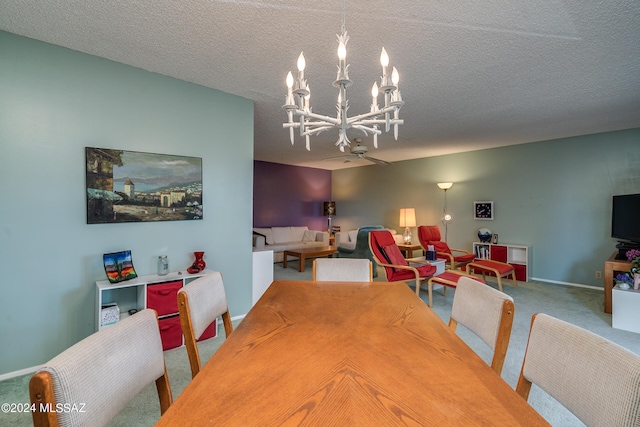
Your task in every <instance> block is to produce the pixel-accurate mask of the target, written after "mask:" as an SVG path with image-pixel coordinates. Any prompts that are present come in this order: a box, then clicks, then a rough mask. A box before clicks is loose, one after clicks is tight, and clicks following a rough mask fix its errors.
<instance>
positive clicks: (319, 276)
mask: <svg viewBox="0 0 640 427" xmlns="http://www.w3.org/2000/svg"><path fill="white" fill-rule="evenodd" d="M311 278H312V280H317V281H320V282H371V281H373V271H372V267H371V261H370V260H368V259H357V258H316V259H314V260H313V272H312V276H311Z"/></svg>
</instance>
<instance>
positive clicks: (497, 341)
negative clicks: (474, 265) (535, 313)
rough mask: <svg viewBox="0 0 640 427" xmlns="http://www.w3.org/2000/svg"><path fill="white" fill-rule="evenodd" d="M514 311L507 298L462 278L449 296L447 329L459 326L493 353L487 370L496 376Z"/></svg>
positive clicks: (505, 350) (481, 284)
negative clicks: (492, 371) (451, 300)
mask: <svg viewBox="0 0 640 427" xmlns="http://www.w3.org/2000/svg"><path fill="white" fill-rule="evenodd" d="M514 310H515V307H514V304H513V298H511V297H510V296H509V295H507V294H505V293H503V292H500V291H498V290H496V289H493V288H492V287H490V286H487V285H485V284H484V283H481V282H479V281H477V280H475V279H473V278H471V277H467V276H462V277H460V279H459V280H458V284H457V286H456V293H455V296H454V297H453V306H452V307H451V318H450V320H449V326H450V327H451V328H452V329H453V330H455V329H456V325H457V324H458V323H459V324H461V325H463V326H465V327H466V328H468V329H469V330H471V331H472V332H473V333H474V334H476V335H477V336H478V337H480V338H481V339H482V341H484V342H485V344H487V345H488V346H489V347H490V348H491V349H492V350H493V360H492V361H491V367H492V368H493V370H494V371H496V372H497V373H498V374H500V373H501V372H502V366H503V365H504V359H505V357H506V354H507V348H508V346H509V339H510V338H511V327H512V326H513V315H514Z"/></svg>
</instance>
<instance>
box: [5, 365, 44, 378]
mask: <svg viewBox="0 0 640 427" xmlns="http://www.w3.org/2000/svg"><path fill="white" fill-rule="evenodd" d="M42 366H44V365H38V366H32V367H30V368H25V369H20V370H19V371H13V372H7V373H6V374H0V381H4V380H8V379H11V378H15V377H20V376H22V375H26V374H32V373H34V372H36V371H37V370H38V369H40V368H41V367H42Z"/></svg>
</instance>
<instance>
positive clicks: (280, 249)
mask: <svg viewBox="0 0 640 427" xmlns="http://www.w3.org/2000/svg"><path fill="white" fill-rule="evenodd" d="M314 246H316V247H321V246H329V233H328V232H326V231H316V230H309V228H308V227H267V228H256V227H254V228H253V250H254V251H273V262H282V261H283V259H284V251H286V250H290V249H299V248H310V247H314Z"/></svg>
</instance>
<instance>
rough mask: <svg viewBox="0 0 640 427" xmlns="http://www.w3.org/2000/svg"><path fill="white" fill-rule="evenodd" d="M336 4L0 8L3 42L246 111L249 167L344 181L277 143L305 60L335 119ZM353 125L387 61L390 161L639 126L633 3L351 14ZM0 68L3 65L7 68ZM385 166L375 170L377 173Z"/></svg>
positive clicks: (324, 145) (413, 6)
mask: <svg viewBox="0 0 640 427" xmlns="http://www.w3.org/2000/svg"><path fill="white" fill-rule="evenodd" d="M341 17H342V1H340V0H325V1H323V2H317V1H309V0H297V1H284V0H271V1H261V2H260V1H242V0H183V1H168V0H137V1H134V0H131V1H125V0H119V1H106V0H47V1H41V0H2V1H1V2H0V29H2V30H5V31H9V32H12V33H15V34H19V35H23V36H27V37H30V38H34V39H37V40H42V41H45V42H49V43H53V44H56V45H60V46H64V47H68V48H70V49H74V50H78V51H81V52H85V53H89V54H92V55H97V56H100V57H104V58H108V59H111V60H114V61H118V62H121V63H124V64H129V65H132V66H135V67H139V68H142V69H145V70H148V71H152V72H156V73H160V74H163V75H167V76H172V77H175V78H178V79H182V80H186V81H188V82H193V83H197V84H200V85H203V86H206V87H210V88H214V89H219V90H222V91H224V92H228V93H232V94H235V95H239V96H242V97H246V98H250V99H252V100H254V101H255V158H256V159H257V160H264V161H270V162H277V163H285V164H295V165H300V166H311V167H319V168H323V169H339V168H343V167H353V166H364V165H370V164H371V163H369V162H367V161H364V160H357V161H354V162H350V163H344V162H343V161H342V159H338V160H333V161H329V160H323V159H324V158H327V157H332V156H336V155H339V154H340V152H339V151H338V150H337V148H336V147H335V146H334V142H335V140H336V139H337V133H336V132H335V131H327V132H324V133H323V134H321V135H319V136H317V137H313V138H312V140H311V141H312V142H311V151H310V152H308V151H307V150H306V149H305V144H304V141H303V140H302V139H300V138H299V137H298V138H297V139H296V143H295V145H294V146H291V144H290V142H289V139H288V131H287V130H285V129H283V128H282V122H283V121H285V120H286V114H285V112H284V111H283V110H282V108H281V107H282V104H284V97H285V94H286V86H285V83H284V79H285V76H286V73H287V72H288V71H290V70H291V71H293V72H294V74H295V70H296V60H297V57H298V55H299V54H300V52H301V51H304V54H305V57H306V60H307V68H306V70H305V77H306V78H307V79H308V82H309V85H310V87H311V91H312V101H311V103H312V106H313V109H314V112H316V113H320V114H329V115H334V114H335V106H334V104H335V99H336V97H337V92H336V89H335V88H334V87H333V86H332V83H333V80H334V79H335V75H336V74H335V71H336V64H337V56H336V50H337V42H336V34H338V33H339V32H340V27H341ZM345 23H346V29H347V31H348V32H349V35H350V37H351V38H350V41H349V44H348V46H347V62H348V63H349V64H351V65H350V78H351V80H353V82H354V83H353V85H352V86H351V87H350V88H349V91H348V98H349V104H350V106H351V109H350V111H349V113H350V115H356V114H360V113H363V112H367V111H368V110H369V105H370V88H371V85H372V84H373V82H374V81H375V80H377V79H379V76H380V74H381V67H380V65H379V56H380V50H381V48H382V47H383V46H384V47H385V49H386V50H387V52H388V53H389V56H390V62H391V65H393V66H396V67H397V69H398V71H399V72H400V83H399V86H400V89H401V91H402V94H403V98H404V100H405V102H406V104H405V106H404V107H403V108H402V110H401V112H400V117H401V118H403V119H404V120H405V125H404V126H400V132H399V133H400V135H399V138H398V141H395V140H394V139H393V136H392V133H389V134H383V135H382V136H381V137H379V138H378V142H379V148H378V149H375V148H373V147H372V141H371V137H364V135H363V134H362V133H358V132H356V131H354V132H353V133H350V134H349V137H350V138H351V139H352V140H353V139H354V138H356V137H362V138H363V144H364V145H367V146H368V147H369V151H368V154H369V155H370V156H372V157H376V158H380V159H383V160H387V161H391V162H393V161H399V160H405V159H411V158H418V157H428V156H434V155H442V154H450V153H456V152H463V151H470V150H478V149H483V148H490V147H497V146H504V145H511V144H520V143H527V142H534V141H541V140H548V139H554V138H561V137H568V136H575V135H584V134H591V133H598V132H605V131H611V130H619V129H628V128H635V127H640V1H638V0H619V1H615V2H614V1H606V0H581V1H569V0H566V1H562V0H546V1H542V0H486V1H481V2H480V1H472V0H448V1H434V0H403V1H399V0H385V1H381V0H349V1H347V2H346V12H345ZM0 60H1V58H0ZM376 167H380V166H376Z"/></svg>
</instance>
